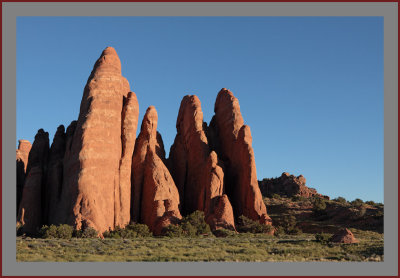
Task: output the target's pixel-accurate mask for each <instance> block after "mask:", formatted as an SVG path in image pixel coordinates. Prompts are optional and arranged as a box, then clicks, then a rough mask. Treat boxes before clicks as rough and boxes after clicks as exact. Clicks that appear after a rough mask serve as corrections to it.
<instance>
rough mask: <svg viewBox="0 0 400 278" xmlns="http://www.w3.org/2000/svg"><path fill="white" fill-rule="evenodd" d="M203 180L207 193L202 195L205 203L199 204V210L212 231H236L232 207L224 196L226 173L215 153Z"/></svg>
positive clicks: (207, 165) (209, 158) (211, 155)
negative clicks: (202, 212) (222, 229)
mask: <svg viewBox="0 0 400 278" xmlns="http://www.w3.org/2000/svg"><path fill="white" fill-rule="evenodd" d="M201 180H202V183H203V184H204V186H203V191H205V192H204V194H203V192H202V193H201V195H202V196H204V202H203V203H200V204H199V208H200V210H204V214H205V220H206V222H207V223H208V224H209V225H210V227H211V229H212V230H218V229H220V228H224V229H229V230H236V229H235V220H234V215H233V209H232V205H231V203H230V201H229V198H228V196H227V195H226V194H224V193H225V192H224V172H223V169H222V167H221V164H220V163H219V161H218V157H217V154H216V153H215V152H214V151H212V152H211V153H210V155H209V157H208V160H207V164H206V166H205V168H204V170H203V176H202V179H201Z"/></svg>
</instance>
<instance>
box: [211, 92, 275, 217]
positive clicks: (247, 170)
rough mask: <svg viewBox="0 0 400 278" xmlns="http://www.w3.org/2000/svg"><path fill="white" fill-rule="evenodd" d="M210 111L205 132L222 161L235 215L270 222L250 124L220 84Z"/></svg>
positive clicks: (237, 102) (233, 97)
mask: <svg viewBox="0 0 400 278" xmlns="http://www.w3.org/2000/svg"><path fill="white" fill-rule="evenodd" d="M214 112H215V115H214V117H213V119H212V120H211V123H210V127H209V131H208V134H209V136H210V137H209V138H210V141H212V143H211V146H212V148H213V149H214V150H215V151H216V152H217V154H218V156H219V157H220V158H221V159H222V161H223V163H224V165H225V188H226V192H227V195H228V196H229V197H230V199H231V200H232V205H233V210H234V212H235V215H236V216H237V217H238V216H240V215H244V216H246V217H248V218H250V219H252V220H255V221H259V222H260V223H263V224H266V225H271V224H272V223H271V219H270V217H269V216H268V214H267V209H266V207H265V204H264V202H263V200H262V195H261V192H260V189H259V186H258V181H257V174H256V164H255V159H254V152H253V148H252V137H251V133H250V127H248V126H246V125H244V121H243V118H242V114H241V112H240V106H239V101H238V100H237V98H236V97H235V96H234V95H233V93H232V92H231V91H229V90H227V89H225V88H224V89H222V90H221V91H220V92H219V93H218V96H217V99H216V102H215V107H214Z"/></svg>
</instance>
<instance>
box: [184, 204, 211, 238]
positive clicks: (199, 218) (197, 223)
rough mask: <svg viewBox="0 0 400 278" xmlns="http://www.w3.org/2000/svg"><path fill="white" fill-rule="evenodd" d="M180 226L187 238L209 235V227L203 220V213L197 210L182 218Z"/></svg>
mask: <svg viewBox="0 0 400 278" xmlns="http://www.w3.org/2000/svg"><path fill="white" fill-rule="evenodd" d="M180 225H181V227H182V229H183V231H184V233H185V235H187V236H199V235H202V234H211V229H210V225H208V224H207V223H206V221H205V219H204V212H202V211H199V210H196V211H195V212H193V213H191V214H189V215H188V216H186V217H184V218H183V219H182V221H181V223H180Z"/></svg>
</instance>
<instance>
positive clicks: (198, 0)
mask: <svg viewBox="0 0 400 278" xmlns="http://www.w3.org/2000/svg"><path fill="white" fill-rule="evenodd" d="M0 2H1V6H0V14H1V15H2V12H3V3H12V2H15V3H49V2H53V3H54V2H56V3H68V2H69V3H77V2H97V3H98V2H101V3H105V2H108V3H115V2H151V3H166V2H169V3H174V2H175V3H181V2H192V3H201V2H203V3H211V2H228V3H229V2H233V3H235V2H236V3H238V2H242V3H257V2H280V3H299V2H300V3H301V2H303V3H307V2H311V3H316V2H320V3H335V2H336V3H346V2H359V3H360V2H361V3H371V2H394V3H399V0H350V1H348V0H330V1H321V0H308V1H301V0H275V1H270V0H250V1H244V0H217V1H213V0H174V1H167V0H158V1H157V0H148V1H137V0H118V1H108V0H83V1H82V0H68V1H67V0H62V1H54V0H41V1H32V0H8V1H3V0H0ZM399 11H400V8H399V6H397V12H399ZM398 24H399V23H398ZM399 25H400V24H399ZM2 27H3V22H2V21H1V22H0V29H1V30H0V32H1V37H0V45H1V49H2V50H3V29H2ZM397 35H399V33H398V34H397ZM2 57H3V52H2V55H1V58H0V61H2V60H3V58H2ZM398 57H399V56H398ZM398 62H400V58H398ZM0 74H1V82H0V84H1V85H2V84H3V75H2V74H3V67H2V66H1V68H0ZM0 90H1V98H0V109H1V111H2V107H3V106H2V105H3V103H2V100H3V88H2V86H1V89H0ZM399 104H400V98H398V103H397V105H398V107H399ZM399 119H400V117H399V114H398V120H399ZM2 123H3V115H2V113H0V142H1V146H2V147H1V149H0V157H1V159H0V168H1V171H0V185H1V188H3V182H2V181H3V179H2V177H3V167H2V162H3V160H2V149H3V124H2ZM399 134H400V131H399V132H398V135H399ZM399 155H400V149H398V157H399ZM399 169H400V166H399V168H398V170H399ZM397 186H398V185H397ZM2 197H3V195H2V190H0V200H2ZM398 197H400V191H398ZM399 199H400V198H399ZM0 203H1V201H0ZM397 215H398V216H399V215H400V206H398V211H397ZM398 220H399V218H398ZM0 222H1V223H0V233H1V236H2V239H1V243H0V247H2V245H3V244H2V241H3V215H2V207H0ZM398 228H399V230H400V221H398ZM397 237H398V235H397ZM398 239H399V237H398ZM399 250H400V241H399V240H398V252H399ZM398 255H399V254H398ZM398 257H399V256H398ZM399 261H400V259H399ZM0 277H29V276H3V251H2V250H0ZM47 277H71V278H78V277H88V276H47ZM103 277H120V276H103ZM125 277H146V278H153V277H175V276H172V275H171V276H125ZM182 277H185V276H182ZM186 277H207V278H208V277H210V278H211V277H220V276H186ZM228 277H229V276H228ZM235 277H238V278H239V277H240V278H242V277H243V278H244V277H247V276H235ZM257 277H279V278H289V277H309V276H307V275H303V276H257ZM312 277H331V278H344V277H357V276H332V275H330V276H312ZM368 277H371V278H372V277H383V276H368ZM384 277H400V276H399V266H398V265H397V276H384Z"/></svg>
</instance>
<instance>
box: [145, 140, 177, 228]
mask: <svg viewBox="0 0 400 278" xmlns="http://www.w3.org/2000/svg"><path fill="white" fill-rule="evenodd" d="M178 207H179V193H178V189H177V188H176V186H175V183H174V180H173V179H172V177H171V175H170V173H169V171H168V169H167V167H166V166H165V165H164V163H163V162H162V160H161V159H160V158H159V157H158V155H157V154H156V153H155V150H154V149H152V147H151V146H149V147H148V151H147V154H146V161H145V170H144V177H143V193H142V200H141V220H142V222H143V223H144V224H146V225H147V226H148V227H149V229H150V230H151V231H152V232H153V233H154V234H155V235H159V234H161V232H162V230H163V228H164V227H167V226H168V225H170V224H175V223H177V222H178V221H179V219H181V218H182V216H181V214H180V212H179V208H178Z"/></svg>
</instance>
